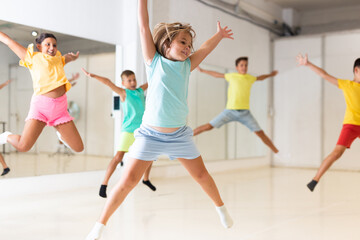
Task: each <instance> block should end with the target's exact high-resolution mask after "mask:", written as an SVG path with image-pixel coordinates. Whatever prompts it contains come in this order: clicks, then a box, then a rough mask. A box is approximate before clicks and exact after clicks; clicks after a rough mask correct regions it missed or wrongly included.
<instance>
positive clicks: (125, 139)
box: [82, 68, 156, 198]
mask: <svg viewBox="0 0 360 240" xmlns="http://www.w3.org/2000/svg"><path fill="white" fill-rule="evenodd" d="M82 70H83V72H84V73H85V75H86V76H88V77H90V78H95V79H96V80H98V81H100V82H101V83H103V84H105V85H106V86H108V87H109V88H110V89H111V90H113V91H114V92H115V93H117V94H119V96H120V104H121V108H122V110H123V114H124V120H123V123H122V126H121V135H120V141H119V147H118V149H117V153H116V154H115V156H114V158H113V159H112V160H111V162H110V163H109V166H108V168H107V170H106V173H105V178H104V180H103V182H102V184H101V186H100V191H99V195H100V196H101V197H103V198H106V197H107V194H106V189H107V185H108V183H109V179H110V177H111V175H112V174H113V173H114V171H115V169H116V166H117V165H118V164H119V163H122V160H123V158H124V155H125V153H127V152H128V151H129V148H130V146H131V145H132V144H133V143H134V141H135V138H134V131H135V129H137V128H139V127H140V125H141V122H142V117H143V115H144V111H145V96H144V91H145V90H146V89H147V88H148V84H147V83H145V84H143V85H141V86H140V87H138V88H137V82H136V77H135V73H134V72H133V71H130V70H125V71H123V72H122V73H121V80H122V85H123V86H124V87H125V89H124V88H121V87H118V86H116V85H115V84H114V83H113V82H112V81H111V80H110V79H108V78H105V77H102V76H98V75H96V74H93V73H89V72H87V71H86V70H85V69H83V68H82ZM150 170H151V165H150V166H149V167H148V168H147V169H146V171H145V173H144V177H143V181H142V182H143V184H145V185H147V186H148V187H149V188H150V189H151V190H153V191H155V190H156V187H155V186H154V185H152V183H151V182H150V180H149V175H150Z"/></svg>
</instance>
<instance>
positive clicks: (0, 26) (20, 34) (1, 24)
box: [0, 20, 115, 54]
mask: <svg viewBox="0 0 360 240" xmlns="http://www.w3.org/2000/svg"><path fill="white" fill-rule="evenodd" d="M33 30H35V31H37V32H38V33H39V34H40V33H42V32H50V33H53V34H54V35H55V37H56V38H57V42H58V45H59V50H60V51H61V52H62V53H66V52H71V51H80V53H81V54H97V53H105V52H115V46H114V45H111V44H108V43H103V42H98V41H93V40H89V39H84V38H79V37H75V36H70V35H66V34H61V33H57V32H53V31H47V30H44V29H39V28H34V27H29V26H25V25H20V24H15V23H10V22H6V21H1V20H0V31H2V32H4V33H6V34H7V35H9V36H10V37H11V38H12V39H14V40H15V41H18V42H20V43H21V44H29V43H34V42H35V38H36V37H33V36H32V35H31V32H32V31H33ZM24 46H25V45H24Z"/></svg>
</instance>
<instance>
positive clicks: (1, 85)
mask: <svg viewBox="0 0 360 240" xmlns="http://www.w3.org/2000/svg"><path fill="white" fill-rule="evenodd" d="M10 81H11V80H7V81H6V82H4V83H3V84H0V89H2V88H3V87H6V86H7V85H8V84H9V83H10Z"/></svg>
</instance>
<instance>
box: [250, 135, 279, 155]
mask: <svg viewBox="0 0 360 240" xmlns="http://www.w3.org/2000/svg"><path fill="white" fill-rule="evenodd" d="M255 134H256V135H257V136H258V137H259V138H260V139H261V140H262V141H263V142H264V143H265V144H266V145H267V146H268V147H269V148H270V149H271V150H272V151H273V152H274V153H278V152H279V150H278V149H277V148H276V147H275V145H274V144H273V142H272V141H271V139H270V138H269V137H268V136H266V134H265V133H264V131H263V130H260V131H257V132H255Z"/></svg>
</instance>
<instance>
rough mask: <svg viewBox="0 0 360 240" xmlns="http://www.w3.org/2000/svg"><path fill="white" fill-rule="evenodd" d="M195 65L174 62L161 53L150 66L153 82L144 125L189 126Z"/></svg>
mask: <svg viewBox="0 0 360 240" xmlns="http://www.w3.org/2000/svg"><path fill="white" fill-rule="evenodd" d="M190 69H191V62H190V59H189V58H188V59H186V60H185V61H183V62H180V61H171V60H169V59H167V58H165V57H163V56H161V55H160V54H159V53H158V52H156V53H155V56H154V58H153V60H152V62H151V64H150V66H148V65H146V73H147V80H148V83H149V88H148V93H147V97H146V109H145V113H144V117H143V123H144V124H147V125H150V126H154V127H168V128H173V127H182V126H185V125H186V117H187V115H188V112H189V109H188V105H187V96H188V86H189V77H190Z"/></svg>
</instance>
